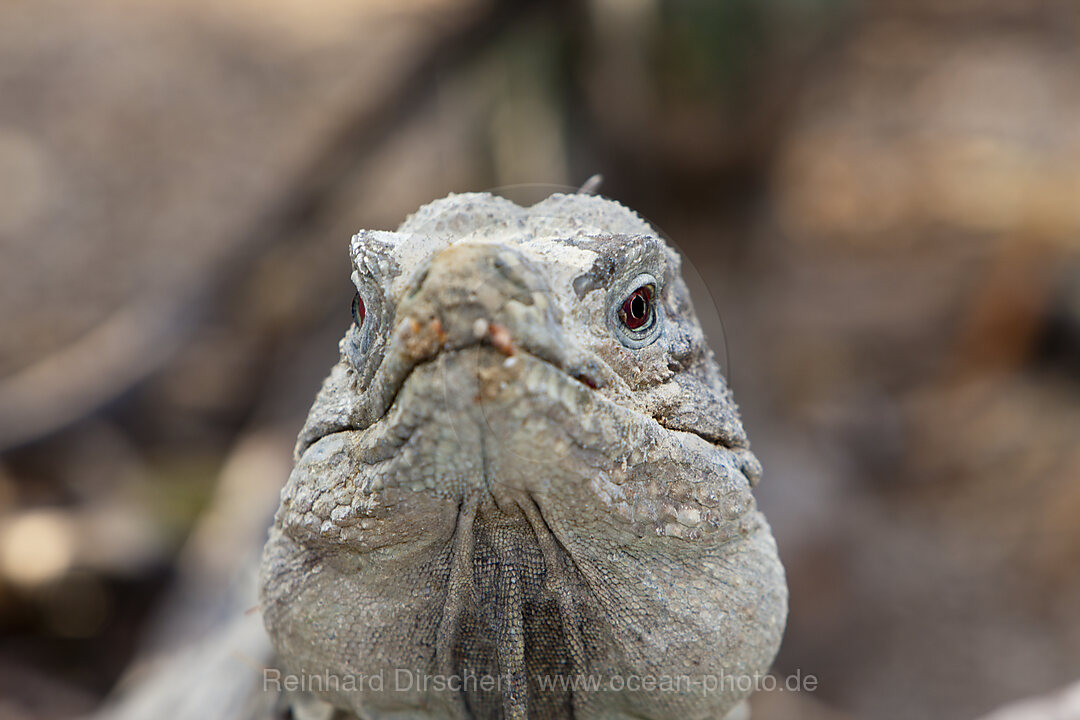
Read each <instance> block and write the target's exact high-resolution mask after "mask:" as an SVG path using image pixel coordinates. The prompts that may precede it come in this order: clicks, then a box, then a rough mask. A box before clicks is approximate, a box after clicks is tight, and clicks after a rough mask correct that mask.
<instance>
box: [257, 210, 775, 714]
mask: <svg viewBox="0 0 1080 720" xmlns="http://www.w3.org/2000/svg"><path fill="white" fill-rule="evenodd" d="M351 254H352V263H353V273H352V278H353V282H354V283H355V285H356V288H357V295H356V299H355V300H354V303H353V317H354V323H353V325H352V327H350V328H349V330H348V332H347V333H346V336H345V337H344V339H343V340H342V341H341V346H340V348H341V359H340V361H339V363H338V364H337V365H336V366H335V367H334V369H333V371H332V372H331V374H330V377H329V378H327V380H326V382H325V383H324V385H323V388H322V390H321V391H320V393H319V395H318V398H317V399H316V402H315V405H314V407H313V408H312V410H311V413H310V415H309V417H308V420H307V422H306V424H305V426H304V429H303V430H302V431H301V433H300V437H299V440H298V443H297V458H296V468H295V469H294V471H293V474H292V475H291V477H290V479H289V482H288V484H287V486H286V488H285V489H284V491H283V493H282V501H281V507H280V509H279V511H278V514H277V518H276V521H275V527H274V529H273V531H272V533H271V539H270V542H269V543H268V545H267V550H266V554H265V557H264V563H263V574H262V585H263V611H264V615H265V618H266V622H267V627H268V629H269V630H270V633H271V635H272V637H273V639H274V641H275V645H276V647H277V648H278V650H279V653H280V655H281V658H282V661H283V663H284V664H285V665H286V666H288V667H290V668H292V669H294V670H298V671H301V670H302V671H304V672H307V673H313V674H324V673H328V674H330V675H334V676H337V677H339V680H340V681H341V682H344V680H345V679H346V678H348V677H349V676H352V677H353V679H354V684H355V679H356V677H357V676H365V677H369V678H371V677H376V676H378V675H381V677H382V684H383V687H381V688H372V687H359V688H352V689H342V688H341V687H338V688H336V689H331V690H329V691H326V692H322V693H321V695H322V696H324V697H325V698H327V699H329V700H330V701H332V702H334V703H335V704H337V705H339V706H341V707H344V708H346V709H350V710H352V711H354V712H356V713H357V714H358V715H359V716H360V717H370V718H390V717H410V718H432V719H434V718H468V717H475V718H488V717H490V718H496V717H499V718H502V717H506V718H511V717H529V718H537V719H539V720H554V719H555V718H571V717H573V718H579V719H580V718H593V717H597V718H599V717H604V718H623V717H625V718H631V717H633V718H641V717H646V718H657V719H660V718H679V719H680V720H684V719H689V718H709V720H713V719H714V718H717V717H720V716H722V715H723V714H724V713H725V712H726V711H727V709H728V708H730V707H731V706H732V705H733V704H735V703H736V702H737V701H738V700H739V699H741V697H743V696H744V695H745V694H746V690H745V688H746V684H745V683H744V682H740V683H735V682H734V679H736V678H737V677H738V676H746V675H753V674H754V673H763V672H765V671H766V670H767V668H768V665H769V663H770V662H771V660H772V657H773V655H774V654H775V652H776V649H777V647H778V645H779V640H780V635H781V633H782V629H783V624H784V618H785V614H786V586H785V584H784V579H783V571H782V568H781V567H780V564H779V561H778V559H777V556H776V549H775V545H774V543H773V541H772V537H771V535H770V532H769V529H768V526H767V525H766V523H765V521H764V519H763V518H762V517H761V515H760V513H758V512H757V510H756V508H755V504H754V500H753V496H752V494H751V488H752V486H753V485H754V484H755V483H756V481H757V479H758V478H759V476H760V467H759V465H758V462H757V460H756V458H755V457H754V455H753V454H752V453H751V452H750V450H749V447H748V443H747V440H746V436H745V433H744V431H743V428H742V426H741V424H740V422H739V418H738V413H737V410H736V407H735V405H734V403H733V401H732V399H731V396H730V393H729V392H728V390H727V388H726V385H725V383H724V381H723V378H722V376H721V374H720V371H719V368H718V366H717V364H716V362H715V359H714V358H713V355H712V353H711V351H710V350H709V347H708V345H707V344H706V341H705V339H704V336H703V334H702V331H701V328H700V326H699V323H698V321H697V318H696V317H695V314H694V310H693V306H692V304H691V302H690V297H689V293H688V291H687V288H686V286H685V284H684V283H683V281H682V278H681V275H680V272H679V259H678V256H677V255H676V254H675V253H674V252H673V251H672V250H671V249H670V248H669V247H668V246H667V245H666V243H665V242H664V241H663V240H661V239H660V237H659V236H658V234H657V233H656V232H655V231H654V230H653V229H652V228H651V227H649V225H648V224H646V223H645V222H644V221H642V220H641V219H640V218H639V217H638V216H636V215H635V214H634V213H632V212H631V211H629V210H627V209H626V208H624V207H622V206H621V205H618V204H617V203H614V202H611V201H608V200H604V199H601V198H597V197H592V196H586V195H554V196H552V197H550V198H548V199H547V200H545V201H543V202H541V203H539V204H537V205H534V206H532V207H529V208H522V207H519V206H517V205H515V204H513V203H511V202H510V201H508V200H505V199H502V198H499V197H496V196H492V195H487V194H469V195H456V196H451V197H448V198H445V199H443V200H439V201H436V202H434V203H431V204H429V205H426V206H425V207H423V208H421V209H420V210H419V211H417V212H416V213H415V214H414V215H413V216H411V217H410V218H409V219H408V220H406V221H405V223H404V224H402V226H401V227H400V228H399V229H398V231H397V232H371V231H365V232H361V233H360V234H358V235H356V236H355V237H354V238H353V241H352V246H351ZM470 674H472V675H473V676H474V677H477V678H480V677H491V678H493V679H494V681H495V682H496V684H497V686H496V687H494V688H487V689H484V688H481V687H479V685H477V687H476V688H468V687H465V688H462V687H460V683H459V684H458V685H455V683H454V680H453V679H454V678H459V679H464V678H467V677H468V676H469V675H470ZM725 676H726V677H727V680H726V681H725V680H724V678H725ZM406 677H413V678H416V679H417V681H416V682H413V683H411V685H412V686H410V687H404V683H405V678H406ZM633 677H637V678H639V681H640V678H643V677H651V678H654V679H655V681H653V682H650V683H648V684H649V687H650V688H652V689H651V690H644V689H641V688H638V689H637V690H636V691H633V690H631V689H627V688H626V687H625V685H626V683H627V681H628V679H630V678H633ZM423 678H427V679H431V680H437V679H438V678H443V679H445V680H446V682H445V683H444V684H445V685H447V687H442V688H432V687H430V685H431V683H428V685H429V686H428V687H424V685H423V684H422V683H421V680H420V679H423ZM560 678H561V680H560ZM589 678H593V679H594V680H595V682H593V683H592V685H595V687H593V686H592V685H588V679H589ZM662 678H669V679H671V682H670V683H669V686H665V687H664V688H659V687H658V686H657V682H658V681H659V679H662ZM575 682H576V683H577V686H576V687H571V685H573V684H574V683H575ZM582 682H586V685H582ZM725 682H726V684H725ZM639 684H640V682H639ZM620 687H622V689H621V690H620ZM740 687H741V688H743V689H742V690H740V689H739V688H740ZM455 688H456V689H455ZM395 713H399V714H397V715H395Z"/></svg>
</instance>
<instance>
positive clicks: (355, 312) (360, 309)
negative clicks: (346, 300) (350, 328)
mask: <svg viewBox="0 0 1080 720" xmlns="http://www.w3.org/2000/svg"><path fill="white" fill-rule="evenodd" d="M366 314H367V308H366V307H364V298H362V297H360V293H356V295H355V296H353V301H352V319H353V322H354V323H356V327H357V328H362V327H364V316H365V315H366Z"/></svg>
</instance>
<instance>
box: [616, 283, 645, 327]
mask: <svg viewBox="0 0 1080 720" xmlns="http://www.w3.org/2000/svg"><path fill="white" fill-rule="evenodd" d="M651 317H652V288H651V287H650V286H648V285H642V286H641V287H639V288H638V289H637V290H635V291H634V292H632V293H630V297H628V298H626V300H625V301H623V304H622V308H621V309H620V310H619V319H621V320H622V322H623V325H626V327H628V328H630V329H631V330H637V329H638V328H640V327H642V326H643V325H645V324H646V323H647V322H649V318H651Z"/></svg>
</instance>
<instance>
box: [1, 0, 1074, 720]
mask: <svg viewBox="0 0 1080 720" xmlns="http://www.w3.org/2000/svg"><path fill="white" fill-rule="evenodd" d="M593 173H602V174H603V175H604V178H605V180H604V184H603V185H602V187H601V192H603V193H604V194H606V195H608V196H609V197H612V198H614V199H617V200H619V201H621V202H623V203H625V204H627V205H629V206H631V207H633V208H634V209H636V210H637V211H639V212H640V213H641V214H642V215H643V216H645V217H646V218H647V219H648V220H650V221H651V222H653V223H654V225H655V226H656V227H657V228H659V229H660V230H661V231H662V232H663V233H665V234H666V235H667V236H668V237H669V238H670V239H671V241H672V242H673V243H674V244H675V245H677V246H678V247H679V248H680V249H681V251H682V252H683V253H684V254H685V257H686V266H687V268H688V274H689V275H690V276H691V278H690V279H691V280H692V281H694V282H697V279H700V282H699V283H697V284H698V287H697V290H698V294H697V304H698V307H699V312H700V313H701V315H702V316H703V319H705V320H706V322H707V324H708V325H710V327H709V331H710V333H711V337H712V338H713V340H714V341H715V342H716V345H717V348H718V350H719V352H720V355H721V356H722V358H723V362H724V365H725V370H726V372H727V374H728V376H729V378H730V382H731V384H732V386H733V388H734V392H735V396H736V398H737V399H738V400H739V401H740V403H741V405H742V409H743V413H744V421H745V424H746V426H747V429H748V431H749V434H750V437H751V439H752V442H753V443H754V448H755V449H756V451H757V452H758V455H759V456H760V458H761V460H762V462H763V464H764V466H765V469H766V475H765V479H764V480H763V482H762V484H761V485H760V487H759V502H760V505H761V506H762V508H763V509H764V510H765V512H766V514H767V516H768V517H769V519H770V521H771V523H772V525H773V528H774V531H775V534H776V536H777V539H778V543H779V547H780V553H781V556H782V557H783V560H784V563H785V566H786V568H787V571H788V575H789V582H790V587H791V616H790V622H789V627H788V631H787V635H786V638H785V641H784V646H783V648H782V650H781V653H780V656H779V658H778V660H777V663H776V669H775V670H776V673H777V674H778V675H779V676H781V677H783V676H785V675H787V674H789V673H794V672H796V671H799V672H801V673H802V674H803V675H804V676H805V675H807V674H812V675H814V676H816V677H817V679H818V687H817V689H816V690H815V691H814V692H812V693H809V692H803V693H780V692H777V693H767V694H764V695H759V696H757V697H756V698H755V700H754V707H755V718H758V719H759V720H784V719H787V718H813V719H834V718H835V719H839V718H850V719H856V718H883V719H886V720H889V719H901V718H932V717H943V718H944V717H948V718H975V717H979V716H981V715H983V714H984V713H987V712H989V711H991V710H992V709H994V708H996V707H998V706H1000V705H1002V704H1004V703H1007V702H1010V701H1013V700H1015V699H1017V698H1021V697H1025V696H1031V695H1040V694H1043V693H1047V692H1050V691H1052V690H1054V689H1056V688H1060V687H1062V686H1065V685H1067V684H1069V683H1070V682H1071V681H1075V680H1076V679H1077V678H1078V677H1080V618H1078V612H1077V611H1078V608H1080V5H1077V3H1076V2H1075V1H1074V0H947V1H942V0H864V1H862V2H859V1H858V0H723V1H722V2H707V1H705V0H580V1H576V2H572V1H569V0H565V1H562V2H548V3H540V2H510V3H499V2H494V1H484V0H367V1H364V0H321V1H320V2H302V1H301V0H232V1H231V2H229V3H219V2H211V1H210V0H154V2H149V1H146V0H144V1H140V0H99V1H97V2H87V1H86V0H35V1H33V2H26V1H24V2H19V1H15V2H6V3H4V4H3V5H2V7H0V327H2V331H0V718H3V719H5V720H6V719H8V718H12V719H18V720H38V719H42V720H45V719H51V718H66V717H72V716H75V715H78V714H81V713H85V712H88V711H91V710H93V709H94V708H95V707H97V706H98V705H99V704H100V703H101V702H102V700H103V698H105V697H106V696H107V694H108V693H109V692H110V690H112V689H113V688H114V687H115V686H116V684H117V682H118V681H119V679H120V678H121V676H122V674H123V672H124V670H125V668H127V667H128V666H129V665H130V664H131V663H132V662H133V661H134V660H135V659H136V658H139V657H142V656H144V655H146V654H148V653H152V652H155V651H158V652H160V651H163V650H164V651H168V649H169V648H171V647H177V646H178V645H179V644H182V643H183V642H184V641H185V640H186V639H187V638H190V637H195V636H198V635H199V634H202V633H205V632H206V631H207V630H208V629H212V628H214V627H216V626H218V625H219V624H220V622H222V620H223V618H227V617H228V616H229V615H230V613H235V612H236V609H235V608H233V607H230V606H228V604H227V603H225V602H223V601H222V600H220V597H221V596H222V595H223V593H225V592H226V588H228V587H229V585H230V583H234V582H235V581H236V578H237V577H239V576H240V572H241V569H242V567H243V566H244V564H245V563H246V562H248V561H249V559H250V557H252V555H253V553H257V552H258V548H259V545H260V544H261V542H262V538H263V537H264V534H265V530H266V527H267V525H268V523H269V520H270V517H271V514H272V512H273V509H274V507H275V506H276V503H277V493H278V490H279V489H280V487H281V485H282V484H283V482H284V479H285V477H286V475H287V473H288V471H289V468H290V465H291V459H290V456H291V450H292V444H293V439H294V437H295V434H296V432H297V430H298V429H299V426H300V424H301V422H302V419H303V417H304V415H305V413H306V411H307V408H308V406H309V405H310V402H311V400H312V398H313V396H314V393H315V390H316V388H317V387H318V384H319V382H320V380H321V378H322V377H323V376H324V374H325V373H326V371H327V370H328V368H329V367H330V366H331V365H332V364H333V362H334V361H335V359H336V356H337V345H336V343H337V340H338V338H339V336H340V335H341V334H342V332H343V331H344V329H345V327H346V326H347V324H348V322H349V305H350V300H351V297H352V290H351V289H350V285H349V279H348V275H349V268H348V261H347V256H346V249H347V242H348V238H349V236H350V235H351V234H352V233H353V232H355V231H356V230H358V229H360V228H385V229H392V228H394V227H395V226H396V225H397V224H398V223H399V222H400V221H401V220H402V219H403V218H404V217H405V215H406V214H407V213H409V212H411V211H412V210H414V209H415V208H416V207H417V206H419V205H420V204H422V203H424V202H427V201H429V200H432V199H434V198H437V197H441V196H444V195H446V194H447V193H448V192H462V191H471V190H484V189H490V188H502V189H503V192H505V193H506V194H507V195H508V196H510V197H511V198H512V199H515V200H526V201H529V202H532V201H535V200H538V199H540V198H541V197H543V196H544V195H546V194H547V193H548V192H550V190H551V189H552V188H553V187H555V188H556V189H557V186H577V185H579V184H580V183H581V182H582V181H584V180H585V179H586V178H587V177H589V176H590V175H592V174H593ZM537 184H539V185H537ZM716 318H720V319H722V322H723V326H722V330H721V328H720V325H719V323H718V322H715V319H716Z"/></svg>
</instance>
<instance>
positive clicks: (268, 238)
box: [0, 0, 534, 451]
mask: <svg viewBox="0 0 1080 720" xmlns="http://www.w3.org/2000/svg"><path fill="white" fill-rule="evenodd" d="M533 4H534V2H533V0H518V1H515V0H506V1H504V2H496V3H492V4H490V5H488V6H486V7H485V8H484V9H483V10H482V11H479V12H477V13H476V14H475V16H473V17H471V18H469V19H468V20H466V21H465V22H462V23H460V24H455V25H454V26H453V27H450V28H440V29H439V30H438V31H436V35H437V38H436V39H435V40H434V41H433V42H432V45H431V47H430V48H429V49H428V50H427V51H426V52H423V53H421V55H420V57H419V59H418V60H416V61H415V64H414V65H413V66H412V67H411V68H410V69H408V70H407V71H406V72H405V73H403V75H402V77H401V79H400V81H399V82H397V83H395V84H393V85H392V86H391V87H390V88H389V89H388V90H387V91H386V93H385V96H384V97H382V98H381V99H378V100H377V101H375V102H372V101H371V100H370V99H364V100H362V101H358V102H357V104H356V106H355V107H353V108H352V109H351V110H349V111H348V112H347V113H345V114H344V119H343V121H342V123H341V125H340V126H339V129H338V130H337V131H336V132H334V133H331V134H330V135H329V137H328V138H327V140H326V142H325V143H324V144H323V145H322V147H321V149H320V150H319V151H317V152H315V153H313V155H312V157H311V161H310V162H309V163H307V165H306V166H304V167H302V168H301V169H300V170H299V171H298V172H297V173H296V174H295V176H294V177H292V178H290V179H288V180H286V181H284V182H283V183H282V190H281V191H280V196H279V197H278V198H277V199H276V200H274V201H272V202H268V203H266V204H265V205H264V207H265V208H266V209H265V211H264V212H263V213H261V214H259V215H257V216H256V217H254V218H252V220H251V221H250V222H249V223H247V230H245V231H244V232H243V233H242V237H241V238H240V239H239V241H237V242H233V243H223V246H226V247H230V248H232V252H231V255H230V256H228V257H227V258H226V259H225V260H224V261H223V262H221V263H219V264H218V265H217V266H215V267H214V268H213V270H212V272H210V273H209V274H207V275H205V276H202V277H199V278H198V279H196V280H193V281H192V282H191V283H189V284H187V285H184V286H182V287H181V286H171V287H167V288H164V289H161V290H159V292H158V293H157V294H156V295H154V296H153V297H136V298H134V299H133V300H132V301H131V302H130V303H128V304H127V305H126V306H125V307H123V308H122V309H121V310H119V311H118V312H116V313H114V314H113V315H112V317H110V318H108V319H107V320H105V321H104V322H102V323H101V324H100V325H98V326H97V327H96V328H94V329H93V330H91V331H90V332H89V333H87V334H86V335H85V336H84V337H83V338H81V339H80V340H79V341H77V342H75V343H73V344H71V345H69V346H67V347H65V348H64V349H62V350H60V351H59V352H56V353H54V354H52V355H50V356H48V357H46V358H44V359H42V360H40V361H39V362H37V363H35V364H33V365H31V366H30V367H27V368H25V369H24V370H22V371H20V372H17V373H15V374H14V375H11V376H9V377H6V378H3V379H0V451H4V450H7V449H10V448H12V447H15V446H18V445H22V444H25V443H29V442H32V441H34V440H38V439H40V438H42V437H45V436H47V435H49V434H51V433H54V432H56V431H58V430H60V429H62V428H64V427H66V426H67V425H70V424H71V423H74V422H76V421H78V420H80V419H82V418H84V417H86V416H88V415H90V414H91V413H93V412H95V411H96V410H98V409H99V408H101V407H102V406H104V405H106V404H108V403H109V402H112V401H114V400H116V399H118V398H119V397H120V396H122V395H123V394H124V393H125V392H127V391H129V390H131V389H132V388H134V387H135V386H136V385H138V384H139V383H140V382H142V381H144V380H146V379H147V378H149V377H150V376H152V375H153V374H154V373H156V372H157V371H159V370H160V369H161V368H162V367H164V366H165V365H166V364H167V363H168V362H169V360H170V359H171V358H172V357H173V356H174V355H175V354H176V352H177V351H178V350H179V349H180V348H181V347H183V346H184V344H185V343H186V341H187V340H188V339H189V338H190V336H191V335H192V333H193V332H194V331H195V329H196V328H197V327H198V326H199V323H200V322H201V321H202V320H204V318H205V317H206V316H207V315H208V314H209V313H210V311H211V309H212V308H214V307H216V306H217V305H218V301H219V300H220V299H221V297H222V296H225V295H227V294H228V293H229V291H230V289H231V286H232V284H231V282H230V281H231V280H232V279H233V278H236V277H238V276H240V275H241V274H242V273H243V272H244V270H245V268H247V267H249V266H250V265H251V263H252V261H253V259H254V258H255V257H257V256H258V255H259V254H260V253H262V252H265V251H266V249H268V248H269V247H273V246H274V245H277V244H279V243H283V242H287V241H289V240H290V239H291V238H295V237H298V236H299V235H300V232H299V230H300V229H301V228H303V227H305V225H307V224H308V223H310V222H311V221H312V219H313V218H315V217H317V216H318V214H319V212H320V210H321V209H322V207H323V206H324V204H325V203H326V202H327V201H328V200H329V199H330V198H331V197H332V196H333V194H334V192H335V188H336V187H337V186H338V185H339V184H340V183H341V182H342V180H343V179H344V178H345V177H346V176H347V175H348V174H349V173H351V172H353V171H355V169H356V168H357V167H358V166H360V165H363V164H364V163H366V162H368V161H369V160H370V159H371V157H372V155H373V154H374V153H375V152H376V151H377V150H378V148H379V147H380V146H381V145H382V144H383V143H384V142H386V140H387V139H388V138H389V137H390V136H392V135H393V133H394V132H395V131H396V130H397V129H398V128H399V127H400V126H401V124H402V123H404V122H405V120H406V119H408V118H409V117H410V116H412V115H413V114H414V113H415V112H416V111H417V108H418V107H421V106H423V105H424V104H425V103H426V102H428V101H429V100H430V99H431V98H432V97H433V96H434V94H435V91H436V89H437V87H436V79H437V78H438V77H439V75H440V74H444V73H446V72H452V71H453V70H454V69H456V68H459V67H461V66H462V65H463V64H464V63H466V62H468V61H469V60H470V59H472V58H473V57H475V56H477V55H479V54H480V53H482V52H483V51H484V49H485V48H487V47H488V46H489V45H490V43H491V42H492V41H493V40H494V39H495V38H496V37H498V36H499V35H500V34H501V32H502V31H503V30H504V29H505V28H506V27H507V26H508V25H509V24H511V23H512V22H513V21H514V20H515V19H516V18H518V17H519V16H520V15H521V14H522V12H523V11H524V10H526V9H527V8H529V7H531V6H532V5H533ZM358 95H361V96H362V95H363V94H362V93H358Z"/></svg>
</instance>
